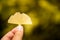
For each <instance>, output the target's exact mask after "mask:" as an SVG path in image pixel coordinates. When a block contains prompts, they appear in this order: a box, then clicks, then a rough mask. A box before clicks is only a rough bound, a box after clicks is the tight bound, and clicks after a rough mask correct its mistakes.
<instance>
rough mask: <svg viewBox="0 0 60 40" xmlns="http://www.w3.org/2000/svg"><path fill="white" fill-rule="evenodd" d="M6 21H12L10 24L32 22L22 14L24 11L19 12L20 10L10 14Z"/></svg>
mask: <svg viewBox="0 0 60 40" xmlns="http://www.w3.org/2000/svg"><path fill="white" fill-rule="evenodd" d="M8 23H12V24H32V21H31V18H30V17H29V16H28V15H26V14H24V13H22V14H21V13H20V12H16V13H15V14H14V15H12V16H11V17H10V18H9V20H8Z"/></svg>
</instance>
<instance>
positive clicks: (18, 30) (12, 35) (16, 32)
mask: <svg viewBox="0 0 60 40" xmlns="http://www.w3.org/2000/svg"><path fill="white" fill-rule="evenodd" d="M22 37H23V27H22V26H17V27H15V28H14V29H12V30H11V31H9V32H8V33H7V34H5V35H4V36H3V37H2V38H1V40H22Z"/></svg>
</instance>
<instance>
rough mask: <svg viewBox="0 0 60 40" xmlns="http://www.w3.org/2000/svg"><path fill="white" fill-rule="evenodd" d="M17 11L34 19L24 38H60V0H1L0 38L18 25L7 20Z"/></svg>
mask: <svg viewBox="0 0 60 40" xmlns="http://www.w3.org/2000/svg"><path fill="white" fill-rule="evenodd" d="M15 12H21V13H25V14H27V15H29V16H30V17H31V19H32V23H33V24H32V25H23V26H24V37H23V40H60V0H0V38H1V37H2V36H3V35H4V34H6V33H7V32H8V31H10V30H11V29H13V28H14V27H16V26H17V25H15V24H8V22H7V21H8V19H9V17H10V16H11V15H13V14H14V13H15Z"/></svg>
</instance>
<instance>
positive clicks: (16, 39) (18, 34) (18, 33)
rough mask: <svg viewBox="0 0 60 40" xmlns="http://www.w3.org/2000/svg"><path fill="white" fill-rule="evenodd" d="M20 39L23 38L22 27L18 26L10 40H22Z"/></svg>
mask: <svg viewBox="0 0 60 40" xmlns="http://www.w3.org/2000/svg"><path fill="white" fill-rule="evenodd" d="M22 37H23V27H22V26H20V25H19V26H18V27H17V31H16V33H15V35H14V37H13V39H12V40H22Z"/></svg>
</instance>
